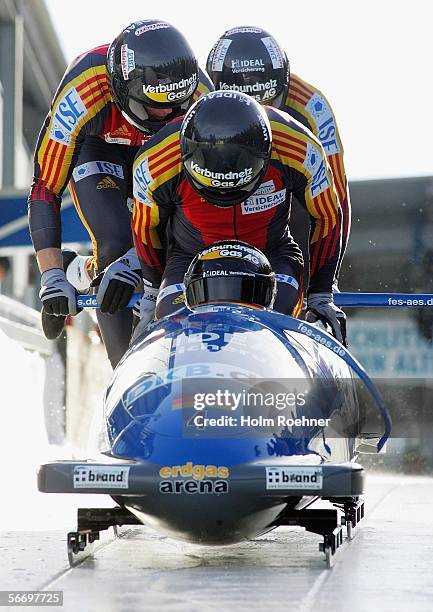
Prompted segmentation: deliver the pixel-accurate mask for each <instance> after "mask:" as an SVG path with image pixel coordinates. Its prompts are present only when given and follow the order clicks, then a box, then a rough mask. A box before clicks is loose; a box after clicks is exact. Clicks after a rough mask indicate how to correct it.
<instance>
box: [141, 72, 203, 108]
mask: <svg viewBox="0 0 433 612" xmlns="http://www.w3.org/2000/svg"><path fill="white" fill-rule="evenodd" d="M196 86H197V75H196V74H193V75H191V76H190V77H189V78H186V79H181V80H180V81H175V82H174V83H158V84H157V85H143V93H144V94H145V95H146V96H147V97H148V98H149V99H150V100H153V101H154V102H160V103H165V102H176V101H180V100H184V99H185V98H188V97H189V96H190V95H191V94H192V93H194V90H195V89H196Z"/></svg>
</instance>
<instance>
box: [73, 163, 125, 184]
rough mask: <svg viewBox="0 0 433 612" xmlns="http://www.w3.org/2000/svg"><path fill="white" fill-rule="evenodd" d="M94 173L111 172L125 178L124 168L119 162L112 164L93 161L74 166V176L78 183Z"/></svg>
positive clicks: (112, 174)
mask: <svg viewBox="0 0 433 612" xmlns="http://www.w3.org/2000/svg"><path fill="white" fill-rule="evenodd" d="M93 174H110V175H111V176H117V177H118V178H121V179H123V178H124V176H123V168H122V166H120V165H118V164H112V163H111V162H106V161H91V162H87V163H86V164H80V165H79V166H76V168H74V171H73V173H72V177H73V179H74V181H75V182H76V183H78V181H81V179H83V178H86V177H87V176H92V175H93Z"/></svg>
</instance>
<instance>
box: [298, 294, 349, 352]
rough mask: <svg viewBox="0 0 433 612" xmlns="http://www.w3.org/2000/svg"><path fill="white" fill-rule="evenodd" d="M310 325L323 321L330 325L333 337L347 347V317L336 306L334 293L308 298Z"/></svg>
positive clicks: (307, 317)
mask: <svg viewBox="0 0 433 612" xmlns="http://www.w3.org/2000/svg"><path fill="white" fill-rule="evenodd" d="M305 319H306V321H308V322H309V323H315V322H316V321H318V320H321V321H322V322H323V323H325V325H326V324H327V323H328V324H329V325H330V326H331V329H332V335H333V336H334V337H335V338H337V340H338V341H339V342H341V344H343V345H344V346H347V335H346V315H345V313H344V312H343V311H342V310H341V309H340V308H338V306H336V305H335V304H334V298H333V296H332V293H311V294H310V295H309V296H308V298H307V315H306V317H305Z"/></svg>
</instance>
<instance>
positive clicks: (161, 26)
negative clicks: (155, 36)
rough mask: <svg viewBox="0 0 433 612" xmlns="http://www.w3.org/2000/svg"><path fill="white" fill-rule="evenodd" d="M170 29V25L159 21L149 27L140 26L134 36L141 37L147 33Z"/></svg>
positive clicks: (148, 25)
mask: <svg viewBox="0 0 433 612" xmlns="http://www.w3.org/2000/svg"><path fill="white" fill-rule="evenodd" d="M169 27H170V26H169V25H168V23H164V22H163V21H159V22H158V23H149V24H147V25H144V26H140V27H139V28H137V29H136V30H135V32H134V34H135V35H136V36H141V35H142V34H144V33H145V32H152V31H153V30H162V29H166V28H169Z"/></svg>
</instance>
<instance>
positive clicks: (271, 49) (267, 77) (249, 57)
mask: <svg viewBox="0 0 433 612" xmlns="http://www.w3.org/2000/svg"><path fill="white" fill-rule="evenodd" d="M206 69H207V72H208V74H209V76H210V78H211V80H212V81H213V83H214V85H215V89H231V90H233V91H242V92H243V93H246V94H248V95H250V96H252V97H253V98H255V99H256V100H257V102H260V103H261V104H270V105H272V106H275V107H276V108H279V107H280V106H281V104H282V103H283V102H284V100H285V98H286V97H287V92H288V85H289V77H290V71H289V62H288V59H287V56H286V53H285V52H284V50H283V49H281V47H280V46H279V44H278V43H277V41H276V40H275V38H274V37H273V36H271V35H270V34H269V33H268V32H266V31H265V30H262V29H261V28H255V27H239V28H233V29H231V30H227V31H226V32H224V34H223V35H222V36H221V38H220V39H219V40H218V41H217V42H216V43H215V45H214V46H213V48H212V50H211V52H210V53H209V57H208V59H207V66H206Z"/></svg>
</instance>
